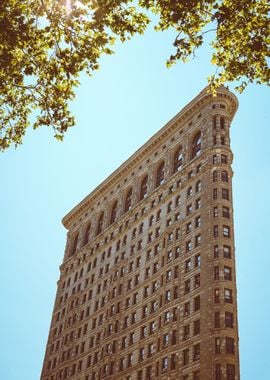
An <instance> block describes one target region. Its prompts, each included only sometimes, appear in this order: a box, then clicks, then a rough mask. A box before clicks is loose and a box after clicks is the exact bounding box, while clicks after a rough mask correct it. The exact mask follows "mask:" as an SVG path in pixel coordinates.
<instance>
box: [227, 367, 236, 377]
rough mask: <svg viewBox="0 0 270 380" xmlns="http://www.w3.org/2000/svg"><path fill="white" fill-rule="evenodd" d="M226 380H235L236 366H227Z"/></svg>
mask: <svg viewBox="0 0 270 380" xmlns="http://www.w3.org/2000/svg"><path fill="white" fill-rule="evenodd" d="M226 380H235V366H234V365H233V364H227V366H226Z"/></svg>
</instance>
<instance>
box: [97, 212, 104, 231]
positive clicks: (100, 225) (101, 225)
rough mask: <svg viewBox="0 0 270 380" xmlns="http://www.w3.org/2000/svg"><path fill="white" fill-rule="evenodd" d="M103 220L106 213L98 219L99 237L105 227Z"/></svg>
mask: <svg viewBox="0 0 270 380" xmlns="http://www.w3.org/2000/svg"><path fill="white" fill-rule="evenodd" d="M103 219H104V212H102V213H101V214H100V216H99V218H98V223H97V235H99V234H100V233H101V231H102V227H103Z"/></svg>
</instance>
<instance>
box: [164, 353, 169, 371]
mask: <svg viewBox="0 0 270 380" xmlns="http://www.w3.org/2000/svg"><path fill="white" fill-rule="evenodd" d="M168 363H169V361H168V357H167V356H166V357H165V358H162V371H165V370H166V369H167V368H168Z"/></svg>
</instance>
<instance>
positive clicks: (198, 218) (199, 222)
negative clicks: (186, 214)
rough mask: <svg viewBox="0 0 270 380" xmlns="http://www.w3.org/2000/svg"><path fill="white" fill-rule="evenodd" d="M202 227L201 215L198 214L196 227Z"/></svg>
mask: <svg viewBox="0 0 270 380" xmlns="http://www.w3.org/2000/svg"><path fill="white" fill-rule="evenodd" d="M198 227H201V217H200V216H197V217H196V218H195V228H198Z"/></svg>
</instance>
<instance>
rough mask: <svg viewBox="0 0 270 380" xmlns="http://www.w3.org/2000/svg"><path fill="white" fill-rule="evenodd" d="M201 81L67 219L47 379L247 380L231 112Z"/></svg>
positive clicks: (232, 102) (226, 98)
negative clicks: (242, 364) (243, 375)
mask: <svg viewBox="0 0 270 380" xmlns="http://www.w3.org/2000/svg"><path fill="white" fill-rule="evenodd" d="M237 105H238V103H237V99H236V97H235V96H234V95H233V94H232V93H231V92H229V91H228V90H227V89H226V88H225V87H221V88H220V89H219V90H218V92H217V96H216V97H213V96H212V95H211V94H209V93H208V91H207V89H204V90H203V91H202V92H201V93H200V94H199V95H198V96H197V97H196V98H194V99H193V100H192V101H191V102H190V103H189V104H188V105H187V106H186V107H184V109H183V110H182V111H180V112H179V113H178V114H177V115H176V116H175V117H174V118H173V119H172V120H170V121H169V122H168V123H167V124H166V125H165V126H164V127H163V128H162V129H161V130H160V131H159V132H157V133H156V134H155V135H154V136H153V137H152V138H151V139H150V140H149V141H148V142H147V143H146V144H144V145H143V146H142V147H141V148H140V149H139V150H138V151H137V152H136V153H135V154H133V155H132V156H131V157H130V158H129V159H128V160H127V161H126V162H124V163H123V165H121V166H120V167H119V168H118V169H117V170H116V171H115V172H114V173H113V174H112V175H110V176H109V177H108V178H107V179H106V180H105V181H104V182H103V183H102V184H101V185H100V186H98V187H97V188H96V189H95V190H94V191H93V192H92V193H91V194H90V195H88V196H87V197H86V198H85V199H84V200H83V201H82V202H80V203H79V204H78V205H77V206H76V207H75V208H74V209H73V210H72V211H71V212H69V213H68V214H67V215H66V216H65V217H64V219H63V224H64V226H65V227H66V228H67V230H68V234H67V244H66V250H65V255H64V260H63V263H62V265H61V267H60V272H61V273H60V279H59V281H58V289H57V295H56V300H55V306H54V310H53V315H52V322H51V327H50V332H49V338H48V343H47V348H46V354H45V359H44V364H43V370H42V375H41V379H42V380H57V379H59V380H60V379H74V380H75V379H76V380H99V379H108V380H121V379H123V380H150V379H164V380H165V379H172V380H176V379H179V380H199V379H200V380H239V379H240V373H239V355H238V327H237V303H236V280H235V255H234V253H235V249H234V228H233V209H232V176H233V172H232V168H231V164H232V159H233V155H232V152H231V149H230V123H231V121H232V119H233V117H234V114H235V112H236V110H237Z"/></svg>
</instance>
